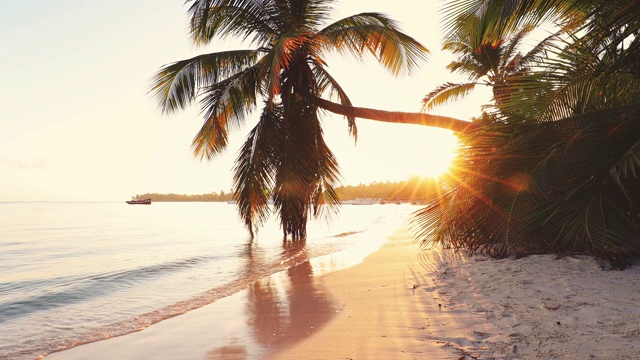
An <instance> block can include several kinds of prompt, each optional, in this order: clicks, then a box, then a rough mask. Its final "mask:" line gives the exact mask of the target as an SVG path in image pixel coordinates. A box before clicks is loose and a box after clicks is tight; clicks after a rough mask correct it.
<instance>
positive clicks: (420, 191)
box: [132, 176, 436, 202]
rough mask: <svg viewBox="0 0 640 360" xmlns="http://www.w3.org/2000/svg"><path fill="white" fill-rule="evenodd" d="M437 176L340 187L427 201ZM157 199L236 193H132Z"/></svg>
mask: <svg viewBox="0 0 640 360" xmlns="http://www.w3.org/2000/svg"><path fill="white" fill-rule="evenodd" d="M435 189H436V180H434V179H431V178H421V177H418V176H413V177H411V178H409V179H408V180H406V181H399V182H388V181H386V182H374V183H372V184H366V185H365V184H360V185H355V186H354V185H347V186H341V187H339V188H338V194H340V200H342V201H349V200H354V199H357V198H376V199H381V200H382V201H389V202H391V201H400V202H427V201H429V200H430V199H432V198H433V197H434V196H435V194H436V192H435ZM148 198H151V199H153V201H154V202H215V201H220V202H222V201H231V200H233V193H231V192H228V193H227V192H224V191H223V190H220V192H219V193H217V192H212V193H209V194H200V195H186V194H158V193H146V194H138V195H134V196H133V197H132V199H133V200H140V199H148Z"/></svg>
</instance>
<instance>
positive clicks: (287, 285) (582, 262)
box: [47, 230, 640, 360]
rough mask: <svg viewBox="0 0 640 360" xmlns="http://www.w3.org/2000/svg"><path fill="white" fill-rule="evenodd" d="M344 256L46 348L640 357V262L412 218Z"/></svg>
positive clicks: (273, 355) (161, 353)
mask: <svg viewBox="0 0 640 360" xmlns="http://www.w3.org/2000/svg"><path fill="white" fill-rule="evenodd" d="M341 261H342V260H338V258H336V257H326V258H324V259H323V260H321V261H319V262H318V261H317V262H315V263H314V262H313V261H312V262H307V263H305V264H301V265H300V266H298V267H295V268H292V269H290V270H289V271H285V272H282V273H279V274H277V275H274V276H272V277H269V278H265V279H263V280H261V281H259V282H257V283H256V284H254V285H252V286H251V287H250V288H248V289H245V290H243V291H241V292H240V293H237V294H235V295H233V296H231V297H228V298H225V299H222V300H219V301H216V302H215V303H213V304H211V305H207V306H204V307H202V308H200V309H197V310H194V311H190V312H188V313H186V314H184V315H180V316H177V317H175V318H171V319H168V320H165V321H163V322H160V323H158V324H155V325H152V326H150V327H148V328H147V329H144V330H143V331H139V332H136V333H132V334H129V335H126V336H122V337H118V338H113V339H108V340H105V341H99V342H96V343H91V344H87V345H83V346H79V347H76V348H73V349H71V350H68V351H63V352H59V353H54V354H52V355H50V356H48V357H47V359H49V360H60V359H65V360H71V359H151V358H152V359H354V360H356V359H358V360H359V359H636V358H639V355H638V354H640V321H639V320H640V269H639V268H638V266H634V267H632V268H630V269H628V270H625V271H603V270H602V269H600V268H599V267H598V265H597V264H596V262H595V261H594V260H593V259H592V258H590V257H586V256H584V257H583V256H577V257H576V256H568V257H563V258H559V259H558V258H556V257H555V256H552V255H536V256H530V257H526V258H522V259H501V260H493V259H488V258H485V257H482V256H474V257H469V256H467V255H466V254H465V253H464V252H453V251H451V250H441V249H431V250H420V249H419V247H418V246H417V245H416V244H415V243H414V242H413V241H412V239H411V238H410V236H409V235H408V233H407V232H406V231H404V230H400V231H398V232H396V233H394V234H393V235H391V236H390V237H389V241H388V242H386V243H385V244H384V245H383V246H382V247H381V248H380V249H379V250H378V251H376V252H374V253H373V254H371V255H369V256H368V257H366V258H365V259H364V261H362V262H361V263H358V264H357V265H355V266H351V267H348V268H346V269H343V270H337V271H336V270H335V269H339V268H341V267H343V266H338V265H337V263H339V262H341ZM329 270H330V271H329ZM327 271H329V272H327Z"/></svg>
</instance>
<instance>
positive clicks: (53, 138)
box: [0, 0, 488, 201]
mask: <svg viewBox="0 0 640 360" xmlns="http://www.w3.org/2000/svg"><path fill="white" fill-rule="evenodd" d="M440 3H441V2H440V1H438V0H412V1H409V0H394V1H384V0H377V1H371V0H341V1H336V3H335V6H334V19H336V20H337V19H339V18H342V17H345V16H348V15H354V14H357V13H360V12H365V11H366V12H370V11H376V12H383V13H386V14H388V15H390V16H391V17H393V18H394V19H395V20H397V21H399V22H400V24H401V26H402V29H403V31H404V32H405V33H407V34H408V35H410V36H412V37H414V38H415V39H417V40H418V41H420V42H421V43H422V44H423V45H425V46H426V47H427V48H428V49H429V50H430V51H431V56H430V59H429V61H428V62H427V63H425V64H423V65H422V66H421V68H420V69H419V70H417V71H415V73H413V74H411V75H410V76H409V75H406V74H405V75H403V76H399V77H393V76H391V74H389V73H388V72H387V71H386V70H385V69H383V68H382V67H381V66H379V65H378V64H376V63H375V61H373V60H372V61H369V62H366V63H359V62H357V61H356V60H354V59H351V58H348V57H341V56H339V55H331V56H330V57H329V58H328V59H327V63H328V69H329V72H330V73H331V74H332V75H333V76H334V77H335V78H336V79H337V80H338V82H339V83H340V84H341V85H342V86H343V88H344V89H345V90H346V92H347V94H348V95H349V97H350V98H351V100H352V103H353V104H354V105H355V106H360V107H370V108H376V109H382V110H394V111H405V112H419V111H420V109H421V103H420V101H421V99H422V98H423V97H424V95H425V94H427V93H428V92H429V91H431V90H432V89H433V88H435V87H436V86H437V85H440V84H442V83H444V82H447V81H460V80H462V79H461V78H460V77H459V76H456V75H453V74H450V73H449V72H448V71H447V70H446V69H445V66H446V64H448V63H449V62H450V61H451V60H453V57H452V55H451V54H448V53H445V52H441V51H440V48H441V33H442V31H441V22H440V21H439V13H438V8H439V4H440ZM186 11H187V5H185V4H184V1H183V0H110V1H81V0H57V1H51V0H3V1H0V44H2V50H1V51H0V77H1V78H2V86H0V201H102V200H105V201H119V200H128V199H130V198H131V196H133V195H136V194H142V193H179V194H203V193H210V192H214V191H215V192H220V191H221V190H222V191H225V192H228V191H230V189H231V186H232V169H233V162H234V160H235V158H236V155H237V151H238V149H239V147H240V145H241V144H242V142H243V140H244V138H245V136H246V135H247V133H248V131H249V130H250V129H251V127H253V125H254V124H255V120H257V116H258V114H257V113H255V114H254V115H253V119H255V120H250V121H248V122H247V124H246V125H245V126H244V127H243V128H241V129H239V130H237V131H235V132H233V133H232V134H231V136H230V144H229V147H228V149H227V151H226V152H225V153H224V154H223V155H222V156H220V157H218V158H216V159H214V160H212V161H207V160H204V161H201V160H200V159H199V158H195V157H194V156H193V153H192V150H191V141H192V139H193V137H194V136H195V134H196V132H197V131H198V129H199V128H200V126H201V125H202V116H201V114H200V113H199V109H198V107H197V105H194V106H192V107H191V108H189V109H187V110H185V111H182V112H179V113H177V114H173V115H165V114H162V113H161V111H160V110H159V108H158V107H157V104H156V103H155V102H154V100H153V98H152V97H151V96H149V95H148V89H149V84H150V79H151V77H152V76H153V74H154V73H155V72H156V71H157V70H159V69H160V68H161V67H162V65H165V64H168V63H171V62H174V61H177V60H182V59H186V58H190V57H193V56H195V55H198V54H202V53H206V52H215V51H218V50H219V49H221V48H223V47H224V46H227V47H229V48H233V47H234V46H235V48H241V45H240V44H237V45H234V44H233V43H225V44H220V43H215V42H214V43H213V44H210V45H207V46H204V47H194V46H193V45H192V44H191V43H190V40H189V38H188V33H187V28H188V19H187V15H186ZM487 102H488V95H487V92H486V90H485V91H482V90H481V91H478V92H477V93H476V94H475V95H474V96H472V97H469V98H467V99H466V100H463V101H457V102H455V103H454V104H451V105H447V106H444V107H440V108H437V109H435V110H433V111H432V113H434V114H440V115H446V116H450V117H455V118H459V119H465V120H469V119H471V117H472V116H476V115H478V114H479V113H480V105H481V104H483V103H487ZM323 125H324V129H325V138H326V141H327V143H328V144H329V146H330V147H331V149H332V150H333V152H334V153H335V155H336V157H337V159H338V162H339V164H340V167H341V170H342V171H341V173H342V183H343V184H345V185H357V184H360V183H371V182H381V181H401V180H406V179H407V178H409V177H410V176H411V175H428V174H432V173H433V172H434V171H436V170H437V169H441V168H442V167H443V166H446V164H447V161H448V159H449V157H450V150H449V149H450V148H451V147H452V144H454V143H455V137H454V136H453V135H452V134H451V133H450V132H449V131H446V130H441V129H433V128H426V127H421V126H416V125H398V124H385V123H380V122H375V121H371V120H365V119H358V120H357V125H358V131H359V136H358V141H357V142H356V143H354V140H353V139H352V138H350V137H349V136H348V131H347V126H346V121H345V120H344V118H343V117H341V116H338V115H331V114H328V113H325V115H324V116H323ZM443 164H444V165H443Z"/></svg>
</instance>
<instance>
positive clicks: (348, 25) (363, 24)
mask: <svg viewBox="0 0 640 360" xmlns="http://www.w3.org/2000/svg"><path fill="white" fill-rule="evenodd" d="M320 34H321V35H322V36H324V37H325V38H326V39H327V42H326V45H327V47H329V48H330V49H335V50H337V51H338V52H340V53H341V54H349V55H352V56H353V57H354V58H355V59H358V60H362V59H363V55H364V51H365V50H367V51H368V52H369V53H371V54H373V55H374V56H375V57H376V59H377V60H378V61H379V62H380V63H381V64H382V65H383V66H384V67H385V68H387V69H388V70H389V71H391V73H392V74H394V75H397V74H399V73H400V71H401V70H406V71H407V72H408V73H411V71H412V70H414V69H416V68H417V67H418V66H420V64H421V63H422V62H423V61H425V60H426V59H427V55H428V54H429V50H427V48H425V47H424V46H423V45H422V44H420V43H419V42H418V41H416V40H415V39H413V38H411V37H409V36H407V35H405V34H404V33H402V32H401V31H400V29H399V26H398V24H397V23H396V22H395V21H393V20H392V19H390V18H389V17H387V16H385V15H383V14H379V13H361V14H358V15H353V16H350V17H347V18H344V19H341V20H338V21H336V22H334V23H332V24H331V25H329V26H327V27H325V28H324V29H322V30H321V31H320Z"/></svg>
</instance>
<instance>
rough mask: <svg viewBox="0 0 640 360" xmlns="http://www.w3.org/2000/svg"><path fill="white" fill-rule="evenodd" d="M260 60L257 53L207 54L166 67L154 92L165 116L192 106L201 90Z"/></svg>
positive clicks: (155, 80)
mask: <svg viewBox="0 0 640 360" xmlns="http://www.w3.org/2000/svg"><path fill="white" fill-rule="evenodd" d="M257 57H258V52H257V51H254V50H237V51H225V52H218V53H212V54H204V55H199V56H196V57H193V58H191V59H186V60H181V61H177V62H174V63H172V64H169V65H165V66H163V67H162V68H161V69H160V70H159V71H158V72H157V73H156V74H155V75H154V76H153V78H152V79H151V88H150V90H149V93H151V94H152V95H153V96H154V98H155V100H156V101H157V102H158V104H159V105H160V107H161V109H162V111H163V112H165V113H173V112H175V111H177V110H182V109H184V108H186V107H187V106H188V105H190V104H191V103H192V102H193V101H194V100H195V99H196V97H197V95H198V90H199V89H200V88H202V87H206V86H210V85H212V84H215V83H216V82H218V81H221V80H223V79H225V78H228V77H229V76H232V75H233V74H236V73H238V72H241V71H244V70H246V69H247V68H248V67H251V66H253V65H254V64H255V63H256V61H257Z"/></svg>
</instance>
